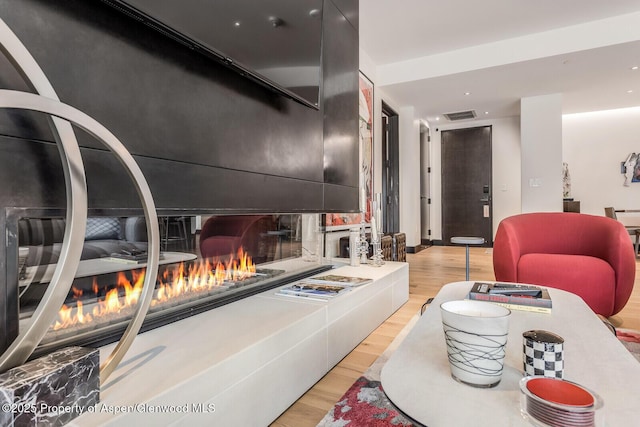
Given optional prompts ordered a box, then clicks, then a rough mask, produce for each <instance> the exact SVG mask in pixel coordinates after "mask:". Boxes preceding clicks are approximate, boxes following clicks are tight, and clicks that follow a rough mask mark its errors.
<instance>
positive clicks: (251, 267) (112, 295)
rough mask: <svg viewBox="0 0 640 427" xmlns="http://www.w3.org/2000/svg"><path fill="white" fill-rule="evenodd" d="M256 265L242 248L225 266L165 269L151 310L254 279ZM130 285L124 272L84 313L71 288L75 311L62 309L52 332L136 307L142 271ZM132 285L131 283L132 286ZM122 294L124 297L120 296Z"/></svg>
mask: <svg viewBox="0 0 640 427" xmlns="http://www.w3.org/2000/svg"><path fill="white" fill-rule="evenodd" d="M255 273H256V267H255V264H253V261H252V260H251V257H250V256H249V255H248V254H247V253H245V252H244V250H243V249H242V248H240V249H239V250H238V253H237V257H233V256H231V257H230V259H229V260H228V261H227V262H225V263H224V264H223V263H222V262H219V261H218V262H212V261H211V260H208V259H204V260H200V261H198V262H196V263H192V264H189V265H188V266H187V265H185V264H184V263H180V264H178V265H177V266H175V267H173V268H167V269H165V270H164V272H163V273H162V277H160V275H158V282H159V284H158V285H157V286H156V294H155V296H154V298H153V300H152V301H151V306H152V307H153V306H156V305H159V304H162V303H164V302H166V301H169V300H171V299H174V298H177V297H179V296H182V295H188V294H194V293H197V292H203V291H209V290H211V289H214V288H216V287H219V286H222V285H224V283H225V282H232V281H233V282H236V281H240V280H244V279H247V278H249V277H252V276H254V275H255ZM131 276H132V279H133V280H132V281H130V280H129V279H128V278H127V276H126V275H125V274H124V273H123V272H119V273H118V279H117V286H116V287H115V288H113V289H110V290H109V291H107V292H106V294H105V296H104V298H101V299H99V300H98V302H97V304H95V305H94V306H93V308H92V310H91V312H90V313H89V312H86V313H85V309H84V307H83V304H82V301H81V300H80V298H81V297H82V290H80V289H76V288H75V287H72V288H71V289H72V292H73V295H74V298H75V299H76V307H75V308H72V307H68V306H67V305H63V306H62V308H61V309H60V311H59V312H58V320H57V321H56V322H55V323H54V324H53V330H59V329H64V328H68V327H70V326H73V325H77V324H86V323H90V322H92V321H93V320H94V319H95V318H100V317H105V316H109V315H117V314H118V313H121V312H122V311H123V310H126V309H131V308H132V307H134V306H135V305H136V304H137V303H138V298H139V297H140V293H141V292H142V285H143V283H144V269H140V270H132V271H131ZM132 282H133V283H132ZM93 292H94V294H95V295H98V293H99V287H98V283H97V279H96V278H95V277H94V279H93ZM121 293H123V294H124V296H122V297H121V296H120V294H121Z"/></svg>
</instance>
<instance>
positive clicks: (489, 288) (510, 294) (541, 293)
mask: <svg viewBox="0 0 640 427" xmlns="http://www.w3.org/2000/svg"><path fill="white" fill-rule="evenodd" d="M467 299H470V300H476V301H489V302H493V303H496V304H499V305H502V306H504V307H507V308H510V309H512V310H524V311H534V312H538V313H550V312H551V305H552V304H551V297H550V296H549V292H548V291H547V290H546V289H545V288H542V287H539V286H532V285H519V284H515V283H485V282H476V283H474V284H473V286H472V287H471V291H470V292H469V295H468V296H467Z"/></svg>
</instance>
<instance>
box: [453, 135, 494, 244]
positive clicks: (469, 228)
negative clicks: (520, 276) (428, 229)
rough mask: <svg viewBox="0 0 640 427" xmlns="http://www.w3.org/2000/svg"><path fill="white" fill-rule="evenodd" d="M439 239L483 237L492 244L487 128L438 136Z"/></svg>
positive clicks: (490, 184)
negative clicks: (439, 173) (440, 225)
mask: <svg viewBox="0 0 640 427" xmlns="http://www.w3.org/2000/svg"><path fill="white" fill-rule="evenodd" d="M441 141H442V238H443V241H444V242H443V243H444V244H445V245H448V244H450V241H451V237H454V236H473V237H484V239H485V242H486V246H491V245H492V244H493V227H492V210H493V209H492V202H491V200H492V197H491V195H492V183H491V167H492V166H491V126H483V127H476V128H467V129H455V130H447V131H443V132H442V138H441Z"/></svg>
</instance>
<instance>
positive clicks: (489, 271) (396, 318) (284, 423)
mask: <svg viewBox="0 0 640 427" xmlns="http://www.w3.org/2000/svg"><path fill="white" fill-rule="evenodd" d="M469 259H470V262H469V264H470V265H469V267H470V277H471V280H495V276H494V274H493V261H492V254H491V249H487V248H473V247H472V248H470V256H469ZM407 261H408V262H409V301H408V302H407V303H406V304H405V305H403V306H402V307H401V308H400V309H399V310H398V311H396V312H395V313H394V314H393V315H392V316H391V317H389V318H388V319H387V320H386V321H385V322H384V323H383V324H382V325H380V326H379V327H378V328H377V329H376V330H375V331H373V332H372V333H371V334H370V335H369V336H368V337H367V338H366V339H365V340H364V341H362V343H360V345H358V346H357V347H356V348H355V349H354V350H353V351H352V352H351V353H349V354H348V355H347V356H346V357H345V358H344V359H343V360H342V361H341V362H340V363H338V364H337V365H336V366H335V367H334V368H333V369H332V370H331V371H329V372H328V373H327V375H325V376H324V377H323V378H322V379H321V380H320V381H318V382H317V383H316V384H315V385H314V386H313V387H312V388H311V389H310V390H309V391H308V392H307V393H305V394H304V395H303V396H302V397H301V398H300V399H298V401H296V402H295V403H294V404H293V405H292V406H291V407H290V408H289V409H288V410H287V411H285V412H284V413H283V414H282V415H281V416H280V417H279V418H278V419H277V420H275V421H274V422H273V423H272V424H271V426H272V427H307V426H308V427H314V426H315V425H316V424H317V423H318V422H320V420H321V419H322V418H323V417H324V416H325V414H326V413H327V411H329V409H331V407H333V405H334V404H335V402H337V401H338V399H340V397H342V395H343V394H344V392H345V391H347V389H348V388H349V387H350V386H351V384H353V382H354V381H355V380H357V379H358V378H359V377H360V375H362V373H363V372H364V371H366V370H367V369H368V368H369V366H370V365H371V363H373V362H374V361H375V360H376V359H377V358H378V357H379V356H380V354H382V352H383V351H384V350H385V349H386V348H387V346H388V345H389V344H390V343H391V341H393V339H394V338H395V336H396V335H397V334H398V333H399V332H400V331H401V330H402V328H403V327H404V326H405V325H406V324H407V322H409V320H410V319H411V318H412V317H413V316H414V315H415V314H416V313H417V312H418V311H419V310H420V307H421V306H422V304H423V303H424V302H425V301H426V300H427V299H428V298H430V297H433V296H435V295H436V294H437V293H438V291H439V290H440V288H441V287H442V286H443V285H445V284H446V283H450V282H456V281H460V280H464V277H465V249H464V248H463V247H457V246H433V247H430V248H427V249H425V250H423V251H421V252H419V253H417V254H408V255H407ZM636 265H637V262H636ZM639 285H640V277H638V275H636V283H635V287H634V292H633V294H632V296H631V299H630V300H629V302H628V304H627V305H626V307H625V308H624V309H623V310H622V311H621V312H620V313H619V314H618V315H616V316H614V317H613V318H612V319H611V320H612V321H613V323H614V324H615V325H616V326H617V327H622V328H630V329H640V286H639Z"/></svg>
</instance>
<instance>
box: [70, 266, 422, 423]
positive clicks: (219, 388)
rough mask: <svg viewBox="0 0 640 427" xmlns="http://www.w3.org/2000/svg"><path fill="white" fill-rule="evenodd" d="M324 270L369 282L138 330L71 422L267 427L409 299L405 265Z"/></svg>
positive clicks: (270, 298)
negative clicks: (96, 399) (95, 397)
mask: <svg viewBox="0 0 640 427" xmlns="http://www.w3.org/2000/svg"><path fill="white" fill-rule="evenodd" d="M332 273H335V274H342V275H347V276H356V277H367V278H371V279H374V280H373V282H372V283H369V284H367V285H363V286H360V287H357V288H354V289H353V290H352V291H351V292H348V293H346V294H342V295H339V296H337V297H335V298H334V299H332V300H330V301H329V302H326V303H325V302H320V301H312V300H308V299H303V298H287V297H283V296H279V295H276V294H275V293H276V291H277V289H272V290H269V291H265V292H263V293H260V294H257V295H254V296H251V297H248V298H245V299H243V300H240V301H237V302H234V303H231V304H228V305H225V306H222V307H218V308H216V309H214V310H211V311H208V312H205V313H201V314H198V315H196V316H193V317H189V318H186V319H183V320H180V321H178V322H174V323H172V324H169V325H166V326H164V327H162V328H158V329H154V330H152V331H148V332H145V333H143V334H141V335H139V336H138V337H137V338H136V340H135V341H134V343H133V345H132V346H131V348H130V350H129V352H128V353H127V356H126V358H125V359H124V360H123V361H122V362H121V364H120V366H118V368H117V369H116V370H115V371H114V372H113V374H112V376H111V377H110V378H109V380H108V381H107V382H106V383H105V384H104V385H103V386H102V389H101V397H100V399H101V402H100V403H99V404H98V405H97V406H96V407H95V408H93V410H94V412H93V413H85V414H83V415H81V416H80V417H78V418H76V419H75V420H73V421H72V423H71V424H70V425H75V426H87V425H91V426H94V425H136V423H139V424H138V425H145V426H148V425H158V426H167V425H188V426H190V427H193V426H200V425H203V426H204V425H206V426H218V425H219V426H266V425H268V424H269V423H270V422H272V421H273V420H274V419H276V418H277V417H278V416H279V415H280V414H281V413H282V412H283V411H285V410H286V409H287V408H288V407H289V406H290V405H291V404H292V403H293V402H295V401H296V400H297V399H298V398H299V397H300V396H301V395H302V394H304V393H305V392H306V391H307V390H308V389H309V388H310V387H311V386H313V385H314V384H315V383H316V382H317V381H318V380H319V379H320V378H322V377H323V376H324V375H325V374H326V373H327V372H328V371H329V370H330V369H331V368H332V367H333V366H335V365H336V364H337V363H338V362H339V361H340V360H341V359H342V358H343V357H344V356H346V355H347V354H348V353H349V352H350V351H351V350H353V348H355V347H356V346H357V345H358V344H359V343H360V342H361V341H362V340H363V339H364V338H365V337H367V335H369V334H370V333H371V332H372V331H373V330H374V329H375V328H376V327H378V326H379V325H380V324H381V323H382V322H383V321H384V320H385V319H386V318H388V317H389V316H390V315H391V314H392V313H393V312H395V311H396V310H397V309H398V308H399V307H400V306H402V305H403V304H404V303H405V302H406V301H407V300H408V296H409V268H408V264H406V263H395V262H387V263H386V264H385V265H383V266H382V267H379V268H375V267H368V266H360V267H351V266H341V267H338V268H337V269H335V270H332ZM113 346H115V344H111V345H109V346H105V347H103V348H101V356H102V357H104V356H107V355H108V354H110V353H111V351H112V350H113ZM163 405H164V406H163ZM153 410H157V411H160V410H163V411H166V412H162V413H157V412H154V413H151V411H153ZM207 411H208V412H207ZM116 412H117V413H116Z"/></svg>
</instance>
